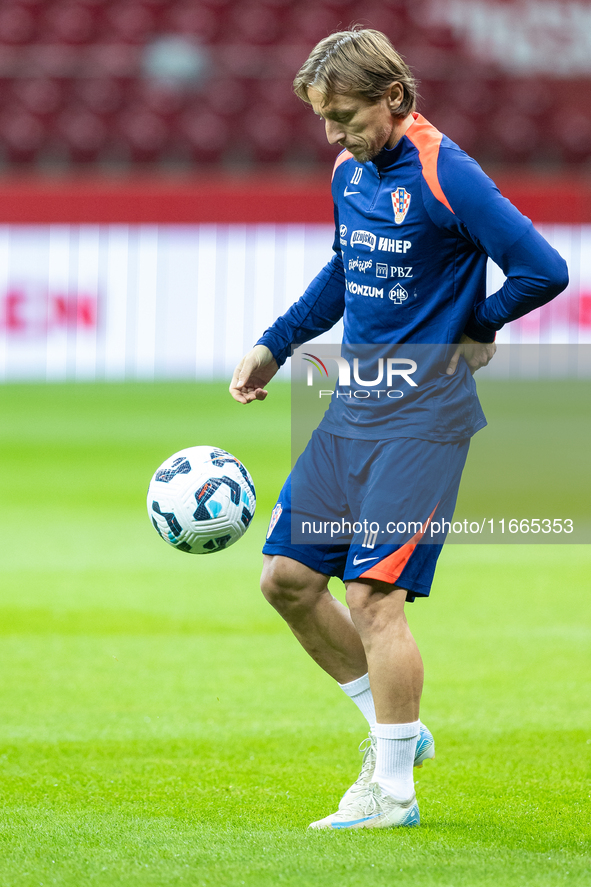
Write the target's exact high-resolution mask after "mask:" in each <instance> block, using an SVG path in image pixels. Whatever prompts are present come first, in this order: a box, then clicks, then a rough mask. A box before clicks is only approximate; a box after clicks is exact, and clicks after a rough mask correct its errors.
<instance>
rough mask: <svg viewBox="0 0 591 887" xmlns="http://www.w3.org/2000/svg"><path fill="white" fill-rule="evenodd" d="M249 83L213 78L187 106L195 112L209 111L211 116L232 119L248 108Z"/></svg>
mask: <svg viewBox="0 0 591 887" xmlns="http://www.w3.org/2000/svg"><path fill="white" fill-rule="evenodd" d="M251 95H252V85H251V83H250V81H244V80H238V79H235V78H227V77H213V78H212V79H211V80H210V81H209V82H208V83H207V84H206V85H205V87H204V89H203V91H202V93H201V94H199V95H197V96H196V97H195V98H193V99H192V100H191V101H190V102H189V105H190V107H191V108H194V109H195V110H203V109H204V108H206V109H208V110H210V111H211V112H212V113H213V114H218V115H221V116H223V117H232V116H234V115H236V114H241V113H242V112H243V111H244V109H245V108H248V107H249V105H250V103H251V101H252V98H251Z"/></svg>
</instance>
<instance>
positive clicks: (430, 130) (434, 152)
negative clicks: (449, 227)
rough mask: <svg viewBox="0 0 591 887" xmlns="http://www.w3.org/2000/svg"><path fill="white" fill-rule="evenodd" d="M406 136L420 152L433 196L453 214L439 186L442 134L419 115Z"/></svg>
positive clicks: (426, 178) (424, 173) (420, 158)
mask: <svg viewBox="0 0 591 887" xmlns="http://www.w3.org/2000/svg"><path fill="white" fill-rule="evenodd" d="M405 136H406V137H407V138H408V139H410V141H411V142H412V143H413V145H414V146H415V148H416V149H417V150H418V152H419V160H420V162H421V166H422V167H423V175H424V177H425V181H426V182H427V184H428V186H429V188H430V189H431V192H432V193H433V196H434V197H435V198H436V199H437V200H439V202H440V203H442V204H443V205H444V206H447V208H448V210H449V211H450V212H452V213H453V209H452V208H451V206H450V205H449V201H448V199H447V197H446V196H445V194H444V193H443V188H442V187H441V185H440V184H439V177H438V175H437V158H438V157H439V146H440V145H441V138H442V136H441V133H440V132H439V130H438V129H435V127H434V126H433V125H432V124H431V123H429V121H428V120H425V118H424V117H422V116H421V114H417V116H416V118H415V122H414V123H413V124H412V125H411V126H410V127H409V129H407V130H406V132H405ZM454 215H455V214H454Z"/></svg>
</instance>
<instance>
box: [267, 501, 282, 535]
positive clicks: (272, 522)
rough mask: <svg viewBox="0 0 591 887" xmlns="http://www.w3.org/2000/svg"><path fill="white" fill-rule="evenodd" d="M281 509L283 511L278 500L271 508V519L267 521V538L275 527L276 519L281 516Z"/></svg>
mask: <svg viewBox="0 0 591 887" xmlns="http://www.w3.org/2000/svg"><path fill="white" fill-rule="evenodd" d="M282 511H283V508H282V506H281V503H280V502H278V503H277V505H276V506H275V508H274V509H273V514H272V515H271V520H270V522H269V529H268V530H267V539H268V538H269V536H270V535H271V533H272V532H273V530H274V529H275V524H276V523H277V521H278V520H279V518H280V517H281V512H282Z"/></svg>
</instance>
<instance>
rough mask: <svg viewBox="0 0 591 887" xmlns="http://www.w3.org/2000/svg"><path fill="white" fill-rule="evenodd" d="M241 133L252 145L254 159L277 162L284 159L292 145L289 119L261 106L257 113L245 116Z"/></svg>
mask: <svg viewBox="0 0 591 887" xmlns="http://www.w3.org/2000/svg"><path fill="white" fill-rule="evenodd" d="M241 133H243V134H244V137H245V138H246V139H247V141H248V144H249V145H250V148H251V152H252V156H253V159H254V160H256V161H261V162H269V161H270V162H274V163H277V162H279V161H281V160H283V159H284V157H285V155H286V154H287V151H288V149H289V147H290V144H291V137H292V127H291V126H290V122H289V120H288V119H286V118H284V117H281V116H280V115H279V114H278V113H277V112H275V113H270V112H269V111H265V110H264V109H263V108H261V109H260V110H259V111H258V113H257V114H256V115H255V114H253V115H250V114H248V115H247V116H246V117H245V118H243V120H242V126H241Z"/></svg>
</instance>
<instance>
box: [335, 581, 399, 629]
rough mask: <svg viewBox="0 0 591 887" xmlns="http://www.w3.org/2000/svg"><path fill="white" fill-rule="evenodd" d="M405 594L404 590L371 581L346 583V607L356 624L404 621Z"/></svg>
mask: <svg viewBox="0 0 591 887" xmlns="http://www.w3.org/2000/svg"><path fill="white" fill-rule="evenodd" d="M406 594H407V593H406V591H405V589H404V588H400V587H399V586H397V585H390V584H388V583H386V582H380V581H377V580H373V579H368V580H363V579H359V580H353V581H350V582H347V606H348V607H349V610H350V611H351V616H352V618H353V621H354V622H356V623H358V622H361V621H363V622H369V623H370V624H379V623H382V622H383V621H384V618H385V619H386V620H387V621H388V622H389V623H390V624H392V623H393V622H395V621H396V620H398V619H400V620H404V619H405V616H404V603H405V601H406Z"/></svg>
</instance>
